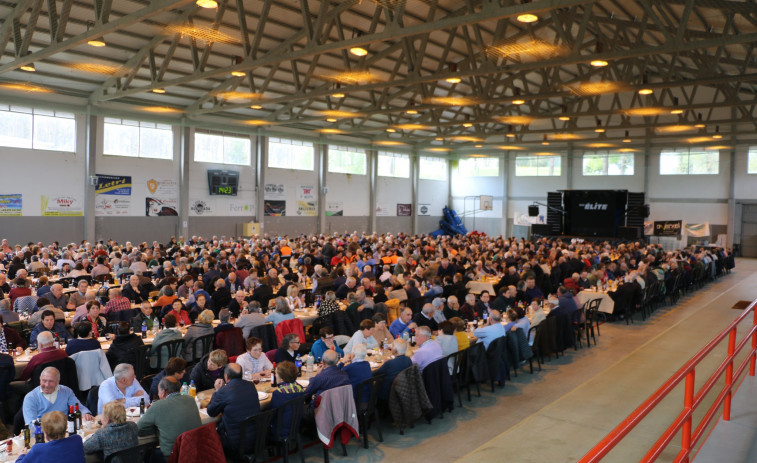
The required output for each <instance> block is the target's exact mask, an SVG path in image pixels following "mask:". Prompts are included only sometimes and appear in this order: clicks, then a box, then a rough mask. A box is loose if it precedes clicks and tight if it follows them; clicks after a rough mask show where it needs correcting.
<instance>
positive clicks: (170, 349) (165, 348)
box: [152, 339, 184, 373]
mask: <svg viewBox="0 0 757 463" xmlns="http://www.w3.org/2000/svg"><path fill="white" fill-rule="evenodd" d="M182 347H184V340H183V339H176V340H174V341H168V342H165V343H163V344H160V348H159V349H158V364H157V365H158V366H157V367H156V368H153V369H152V371H154V372H156V373H157V372H158V371H160V370H162V369H163V368H165V366H166V365H165V364H166V362H168V359H170V358H171V357H178V356H179V352H181V349H182ZM164 352H167V354H168V355H167V356H166V361H165V362H163V353H164Z"/></svg>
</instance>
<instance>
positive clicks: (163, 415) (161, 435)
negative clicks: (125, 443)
mask: <svg viewBox="0 0 757 463" xmlns="http://www.w3.org/2000/svg"><path fill="white" fill-rule="evenodd" d="M198 389H199V388H198ZM180 390H181V384H180V383H179V382H178V381H177V380H176V378H173V377H171V376H166V377H165V378H163V379H161V380H160V384H159V385H158V397H159V398H160V400H156V401H155V403H154V404H152V406H151V407H150V408H148V409H147V411H146V412H145V414H144V415H142V417H141V418H140V419H139V422H138V423H137V425H138V426H139V435H140V436H149V435H155V434H157V435H158V441H159V444H160V452H161V453H162V454H163V457H164V458H165V461H168V457H169V456H170V455H171V451H172V450H173V444H174V442H175V441H176V438H177V437H179V435H180V434H182V433H184V432H186V431H190V430H192V429H195V428H199V427H200V426H202V420H201V419H200V411H199V410H198V409H197V404H196V403H195V401H194V398H192V396H189V395H181V394H179V391H180ZM152 461H156V460H155V459H154V458H153V460H152Z"/></svg>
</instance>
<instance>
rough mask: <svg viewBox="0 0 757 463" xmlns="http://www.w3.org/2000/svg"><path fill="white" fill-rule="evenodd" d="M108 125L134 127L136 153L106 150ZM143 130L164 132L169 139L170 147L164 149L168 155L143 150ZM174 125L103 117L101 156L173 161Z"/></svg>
mask: <svg viewBox="0 0 757 463" xmlns="http://www.w3.org/2000/svg"><path fill="white" fill-rule="evenodd" d="M108 126H122V127H136V129H137V134H136V137H135V139H136V141H137V153H136V154H124V153H116V152H108V151H107V150H108V141H107V140H108V135H107V131H108ZM142 129H145V130H161V131H164V132H166V134H167V138H168V139H170V148H168V149H166V152H168V153H170V157H169V156H153V155H151V154H148V153H147V151H143V149H142V146H143V140H142V137H143V133H142ZM174 142H175V140H174V127H173V125H171V124H164V123H160V122H150V121H140V120H136V119H124V118H119V117H105V118H103V156H115V157H120V158H134V159H150V160H153V161H169V162H173V160H174V157H175V153H174V148H175V147H174Z"/></svg>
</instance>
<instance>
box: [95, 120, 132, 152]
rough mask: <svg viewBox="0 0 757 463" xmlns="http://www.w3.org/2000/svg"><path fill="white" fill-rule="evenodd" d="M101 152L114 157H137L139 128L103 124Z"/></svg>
mask: <svg viewBox="0 0 757 463" xmlns="http://www.w3.org/2000/svg"><path fill="white" fill-rule="evenodd" d="M103 140H104V146H103V152H104V153H105V154H111V155H114V156H131V157H138V156H139V127H134V126H128V125H120V124H105V129H104V131H103Z"/></svg>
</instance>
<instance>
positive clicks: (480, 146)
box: [475, 145, 484, 148]
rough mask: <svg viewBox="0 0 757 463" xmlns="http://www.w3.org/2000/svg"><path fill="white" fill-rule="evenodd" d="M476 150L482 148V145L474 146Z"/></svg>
mask: <svg viewBox="0 0 757 463" xmlns="http://www.w3.org/2000/svg"><path fill="white" fill-rule="evenodd" d="M475 147H476V148H483V147H484V145H475Z"/></svg>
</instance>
